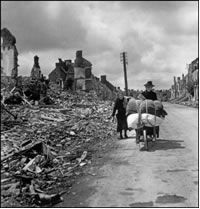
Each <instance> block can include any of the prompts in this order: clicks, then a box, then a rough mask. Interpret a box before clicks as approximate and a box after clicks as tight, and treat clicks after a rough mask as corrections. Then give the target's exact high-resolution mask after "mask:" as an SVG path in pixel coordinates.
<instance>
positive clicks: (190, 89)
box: [171, 58, 199, 101]
mask: <svg viewBox="0 0 200 209" xmlns="http://www.w3.org/2000/svg"><path fill="white" fill-rule="evenodd" d="M186 95H189V96H191V98H192V99H193V100H194V101H198V100H199V97H198V95H199V58H196V59H195V60H193V61H192V62H191V63H190V64H189V65H188V73H187V74H186V75H184V74H182V77H177V78H176V77H175V76H174V83H173V85H172V86H171V99H176V98H181V97H184V96H186Z"/></svg>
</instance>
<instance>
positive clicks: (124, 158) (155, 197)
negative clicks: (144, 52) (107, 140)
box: [56, 103, 198, 207]
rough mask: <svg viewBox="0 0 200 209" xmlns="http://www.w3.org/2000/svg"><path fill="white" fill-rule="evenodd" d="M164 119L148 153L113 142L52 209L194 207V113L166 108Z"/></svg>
mask: <svg viewBox="0 0 200 209" xmlns="http://www.w3.org/2000/svg"><path fill="white" fill-rule="evenodd" d="M164 106H165V109H166V111H167V112H168V116H167V118H166V120H165V122H164V123H163V124H162V126H161V128H160V138H159V139H158V140H157V141H156V143H155V144H154V145H153V147H152V148H151V150H150V151H149V152H146V151H139V148H138V146H137V145H136V143H135V137H134V136H133V135H131V134H133V133H130V134H129V136H130V138H129V139H124V140H117V139H116V143H117V145H118V146H117V148H116V149H114V150H112V151H111V152H110V153H107V154H106V155H104V156H103V159H101V160H100V162H101V163H97V165H96V166H93V167H92V168H90V175H87V176H86V177H84V178H82V179H81V180H80V181H79V182H78V184H76V185H75V186H74V187H73V188H72V192H71V193H72V194H73V195H66V196H64V202H62V203H60V204H59V205H57V206H56V207H197V206H198V110H197V109H194V108H190V107H185V106H180V105H175V104H167V103H166V104H164Z"/></svg>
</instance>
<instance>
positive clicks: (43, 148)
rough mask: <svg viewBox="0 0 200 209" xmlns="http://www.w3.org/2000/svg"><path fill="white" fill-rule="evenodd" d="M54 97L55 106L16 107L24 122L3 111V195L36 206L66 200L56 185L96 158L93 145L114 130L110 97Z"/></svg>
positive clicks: (66, 94) (83, 94)
mask: <svg viewBox="0 0 200 209" xmlns="http://www.w3.org/2000/svg"><path fill="white" fill-rule="evenodd" d="M54 91H56V90H55V89H54ZM51 98H53V100H54V106H48V105H46V106H45V107H44V106H40V105H39V106H37V107H35V108H32V107H31V106H25V105H23V106H22V105H20V106H10V107H9V111H12V114H13V115H15V114H16V113H17V115H18V117H19V118H20V119H21V120H19V121H18V120H13V118H12V117H11V115H10V114H8V113H7V112H6V111H1V113H2V118H1V119H2V120H1V148H2V149H1V191H2V198H8V197H10V196H14V197H16V198H17V199H18V201H20V202H22V203H23V201H25V202H27V201H28V203H29V204H31V205H33V204H35V205H53V204H55V203H57V202H59V201H62V197H61V195H62V194H63V192H62V191H61V192H58V193H55V190H53V189H54V188H57V185H59V184H61V182H64V181H65V182H66V178H69V177H71V176H78V175H80V169H81V168H82V167H83V166H86V165H88V164H90V163H91V153H90V149H89V147H90V145H92V144H93V143H97V142H98V143H101V141H102V142H103V141H104V140H106V139H108V138H109V137H111V136H112V135H113V134H114V131H115V124H113V123H111V122H110V120H109V119H108V116H109V115H111V112H112V103H111V102H110V101H101V100H99V98H98V97H97V95H96V94H95V93H94V92H93V93H84V92H79V93H77V92H74V93H70V92H62V93H61V94H60V95H58V94H57V95H54V96H51ZM51 191H54V193H53V194H52V193H51Z"/></svg>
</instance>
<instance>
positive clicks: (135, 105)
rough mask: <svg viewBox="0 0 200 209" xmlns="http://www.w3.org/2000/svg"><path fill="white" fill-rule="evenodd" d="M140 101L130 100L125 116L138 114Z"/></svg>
mask: <svg viewBox="0 0 200 209" xmlns="http://www.w3.org/2000/svg"><path fill="white" fill-rule="evenodd" d="M141 102H142V101H141V100H136V99H134V98H131V99H130V100H129V102H128V104H127V107H126V115H127V116H128V115H130V114H135V113H138V112H139V106H140V104H141Z"/></svg>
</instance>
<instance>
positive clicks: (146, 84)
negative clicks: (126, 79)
mask: <svg viewBox="0 0 200 209" xmlns="http://www.w3.org/2000/svg"><path fill="white" fill-rule="evenodd" d="M144 86H152V87H153V86H154V85H153V84H152V81H148V82H147V83H145V84H144Z"/></svg>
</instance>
